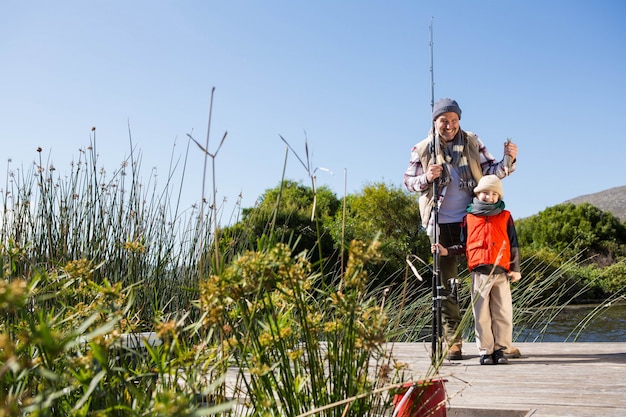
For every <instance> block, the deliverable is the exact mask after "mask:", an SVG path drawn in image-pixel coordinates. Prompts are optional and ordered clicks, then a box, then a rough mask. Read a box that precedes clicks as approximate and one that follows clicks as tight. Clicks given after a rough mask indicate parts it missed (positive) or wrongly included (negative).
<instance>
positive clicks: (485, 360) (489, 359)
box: [480, 354, 496, 365]
mask: <svg viewBox="0 0 626 417" xmlns="http://www.w3.org/2000/svg"><path fill="white" fill-rule="evenodd" d="M480 364H481V365H495V364H496V363H495V362H494V361H493V354H492V355H480Z"/></svg>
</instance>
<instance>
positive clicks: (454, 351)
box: [446, 343, 463, 361]
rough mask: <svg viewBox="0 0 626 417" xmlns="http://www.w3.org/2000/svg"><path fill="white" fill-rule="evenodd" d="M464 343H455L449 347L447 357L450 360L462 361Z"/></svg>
mask: <svg viewBox="0 0 626 417" xmlns="http://www.w3.org/2000/svg"><path fill="white" fill-rule="evenodd" d="M462 347H463V345H462V344H461V343H454V344H452V346H450V348H449V349H448V353H447V355H446V359H448V360H450V361H460V360H461V359H463V351H462Z"/></svg>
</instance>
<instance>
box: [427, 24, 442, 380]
mask: <svg viewBox="0 0 626 417" xmlns="http://www.w3.org/2000/svg"><path fill="white" fill-rule="evenodd" d="M429 32H430V107H431V113H432V111H434V109H435V72H434V64H433V63H434V59H433V49H434V47H433V45H434V44H433V19H432V18H431V20H430V26H429ZM432 123H433V142H432V156H433V160H434V163H438V162H439V150H440V147H439V146H440V145H439V133H438V132H437V127H436V126H435V121H434V120H433V122H432ZM438 197H439V178H436V179H435V180H434V181H433V205H432V213H431V216H432V218H433V224H434V230H433V242H434V244H435V247H436V250H435V253H434V254H433V280H432V335H431V337H432V350H431V360H432V363H433V366H435V369H437V368H438V364H439V363H440V360H441V358H442V357H443V353H442V343H441V340H442V337H443V331H442V323H441V276H440V275H441V274H440V273H441V270H440V269H441V268H440V265H439V256H440V253H439V252H440V251H439V198H438Z"/></svg>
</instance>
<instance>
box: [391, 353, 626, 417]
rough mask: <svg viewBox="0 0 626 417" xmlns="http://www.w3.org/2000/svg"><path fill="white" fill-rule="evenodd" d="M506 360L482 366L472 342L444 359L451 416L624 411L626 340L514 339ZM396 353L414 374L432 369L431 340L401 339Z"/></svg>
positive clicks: (579, 415)
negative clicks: (459, 355)
mask: <svg viewBox="0 0 626 417" xmlns="http://www.w3.org/2000/svg"><path fill="white" fill-rule="evenodd" d="M515 346H516V347H518V348H519V349H520V351H521V353H522V357H521V358H518V359H510V360H509V364H507V365H480V364H479V362H478V353H477V349H476V346H475V344H474V343H465V344H464V346H463V354H464V360H461V361H445V363H444V364H443V365H442V366H441V367H440V368H439V377H441V378H444V379H446V380H447V382H446V383H445V387H446V396H447V405H446V411H447V416H448V417H474V416H482V417H514V416H515V417H517V416H520V417H522V416H532V417H556V416H563V417H564V416H571V417H583V416H584V417H599V416H616V417H617V416H620V417H623V416H626V343H516V344H515ZM393 352H394V356H395V357H396V358H397V359H398V360H400V361H402V362H405V363H407V364H408V367H409V370H410V372H411V374H412V375H414V376H415V378H416V379H420V376H423V375H425V373H426V372H428V368H429V365H430V344H424V343H398V344H395V345H394V347H393Z"/></svg>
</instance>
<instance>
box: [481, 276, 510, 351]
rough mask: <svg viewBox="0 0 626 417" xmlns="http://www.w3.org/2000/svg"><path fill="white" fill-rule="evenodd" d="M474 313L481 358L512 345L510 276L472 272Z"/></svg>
mask: <svg viewBox="0 0 626 417" xmlns="http://www.w3.org/2000/svg"><path fill="white" fill-rule="evenodd" d="M472 309H473V311H474V321H475V330H476V345H477V346H478V352H479V353H480V354H481V355H490V354H492V353H493V352H494V351H496V350H498V349H507V348H508V347H510V346H511V345H512V343H513V301H512V299H511V287H510V284H509V279H508V277H507V275H506V274H493V275H487V274H482V273H480V272H476V271H473V272H472Z"/></svg>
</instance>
